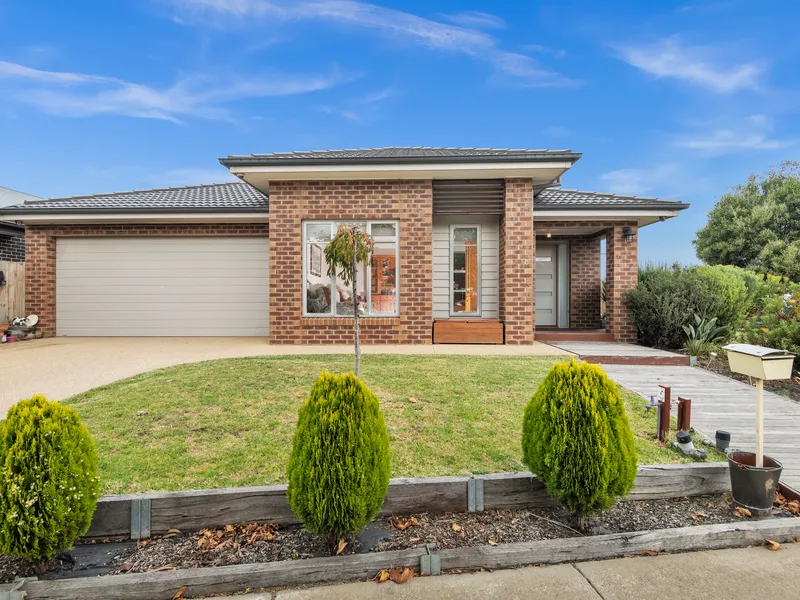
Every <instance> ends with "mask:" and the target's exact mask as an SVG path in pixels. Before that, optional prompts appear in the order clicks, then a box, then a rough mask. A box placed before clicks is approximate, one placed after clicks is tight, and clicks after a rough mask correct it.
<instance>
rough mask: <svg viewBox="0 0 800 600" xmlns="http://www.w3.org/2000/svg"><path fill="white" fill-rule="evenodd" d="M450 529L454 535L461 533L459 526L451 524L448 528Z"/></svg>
mask: <svg viewBox="0 0 800 600" xmlns="http://www.w3.org/2000/svg"><path fill="white" fill-rule="evenodd" d="M450 528H451V529H452V530H453V531H455V532H456V533H462V531H461V525H459V524H458V523H453V524H452V525H451V526H450Z"/></svg>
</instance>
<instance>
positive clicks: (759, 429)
mask: <svg viewBox="0 0 800 600" xmlns="http://www.w3.org/2000/svg"><path fill="white" fill-rule="evenodd" d="M725 350H727V351H728V363H729V366H730V369H731V371H733V372H734V373H741V374H742V375H747V376H749V377H752V378H753V379H755V380H756V451H755V452H742V451H738V450H733V451H731V452H729V453H728V466H729V468H730V476H731V495H732V496H733V500H734V502H735V503H736V504H739V505H741V506H744V507H745V508H747V509H749V510H750V511H752V512H755V513H757V514H769V513H770V512H772V503H773V500H774V499H775V492H776V491H777V489H778V484H779V483H780V478H781V472H782V471H783V465H782V464H781V463H780V462H778V461H777V460H775V459H774V458H771V457H769V456H764V380H773V379H790V378H791V376H792V364H793V363H794V354H791V353H789V352H786V351H785V350H776V349H774V348H765V347H764V346H753V345H751V344H729V345H728V346H725Z"/></svg>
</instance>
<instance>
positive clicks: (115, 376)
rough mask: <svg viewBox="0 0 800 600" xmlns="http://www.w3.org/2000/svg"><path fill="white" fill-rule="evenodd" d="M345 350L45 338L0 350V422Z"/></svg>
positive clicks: (399, 350)
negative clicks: (162, 373) (102, 394)
mask: <svg viewBox="0 0 800 600" xmlns="http://www.w3.org/2000/svg"><path fill="white" fill-rule="evenodd" d="M352 351H353V347H352V346H350V345H329V346H328V345H325V346H310V345H304V346H294V345H292V346H288V345H287V346H270V345H269V344H268V343H267V340H266V339H265V338H51V339H45V340H34V341H29V342H17V343H14V344H3V345H2V346H0V418H3V417H4V416H5V414H6V411H7V410H8V409H9V407H11V405H13V404H14V403H15V402H17V401H18V400H21V399H23V398H29V397H30V396H32V395H33V394H44V395H45V396H47V397H48V398H50V399H52V400H63V399H64V398H69V397H70V396H73V395H74V394H78V393H80V392H85V391H86V390H90V389H92V388H95V387H98V386H101V385H105V384H107V383H111V382H113V381H117V380H119V379H124V378H126V377H132V376H133V375H137V374H138V373H144V372H147V371H152V370H153V369H162V368H164V367H170V366H173V365H180V364H184V363H192V362H199V361H203V360H213V359H217V358H237V357H242V356H280V355H288V354H348V353H350V352H352ZM363 351H364V353H365V354H472V355H503V356H535V355H550V354H553V355H557V354H565V352H564V351H563V350H560V349H558V348H554V347H553V346H548V345H547V344H541V343H537V344H534V345H533V346H462V345H436V346H434V345H414V346H411V345H409V346H402V345H396V344H388V345H380V346H364V348H363Z"/></svg>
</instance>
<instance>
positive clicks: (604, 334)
mask: <svg viewBox="0 0 800 600" xmlns="http://www.w3.org/2000/svg"><path fill="white" fill-rule="evenodd" d="M534 338H535V339H536V341H537V342H613V341H614V336H613V334H612V333H611V332H610V331H608V330H606V329H537V330H536V332H535V334H534Z"/></svg>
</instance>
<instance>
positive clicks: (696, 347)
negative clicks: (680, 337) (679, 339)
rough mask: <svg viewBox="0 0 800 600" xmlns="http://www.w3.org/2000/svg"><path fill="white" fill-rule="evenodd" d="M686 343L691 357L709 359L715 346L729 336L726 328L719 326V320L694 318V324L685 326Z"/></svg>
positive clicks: (696, 316)
mask: <svg viewBox="0 0 800 600" xmlns="http://www.w3.org/2000/svg"><path fill="white" fill-rule="evenodd" d="M683 332H684V333H685V334H686V341H685V342H684V344H683V348H684V350H686V352H687V354H689V356H702V357H707V356H708V355H709V353H710V352H711V348H713V347H714V345H715V344H719V343H720V342H722V341H723V340H724V339H725V338H726V336H727V335H728V330H727V329H726V328H725V327H718V326H717V318H716V317H714V318H713V319H701V318H700V317H699V316H698V315H695V316H694V323H693V324H690V325H684V326H683Z"/></svg>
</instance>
